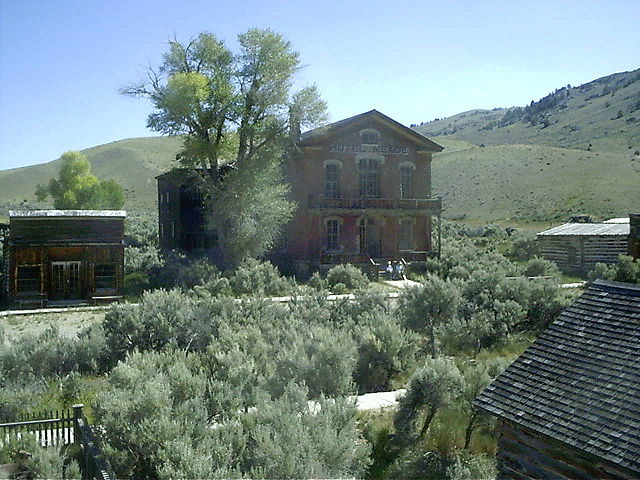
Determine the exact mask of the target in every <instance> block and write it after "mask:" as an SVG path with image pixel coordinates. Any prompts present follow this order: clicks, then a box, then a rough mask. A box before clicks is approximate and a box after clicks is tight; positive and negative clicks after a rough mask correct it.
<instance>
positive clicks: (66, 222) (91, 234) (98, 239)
mask: <svg viewBox="0 0 640 480" xmlns="http://www.w3.org/2000/svg"><path fill="white" fill-rule="evenodd" d="M10 232H11V233H10V237H9V240H10V243H11V244H13V245H39V244H49V245H51V244H62V243H64V244H67V245H69V244H73V243H122V240H123V238H124V218H112V217H111V218H110V217H90V218H89V217H85V218H82V217H77V218H75V217H73V218H59V217H45V218H29V217H25V218H22V217H15V218H11V230H10Z"/></svg>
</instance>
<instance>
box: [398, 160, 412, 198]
mask: <svg viewBox="0 0 640 480" xmlns="http://www.w3.org/2000/svg"><path fill="white" fill-rule="evenodd" d="M415 169H416V167H415V165H414V164H413V163H411V162H402V163H401V164H400V198H413V171H414V170H415Z"/></svg>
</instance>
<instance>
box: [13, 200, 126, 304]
mask: <svg viewBox="0 0 640 480" xmlns="http://www.w3.org/2000/svg"><path fill="white" fill-rule="evenodd" d="M125 217H126V213H125V212H124V211H113V210H37V211H24V212H22V211H11V212H9V229H8V236H7V237H6V238H5V248H4V255H5V263H6V265H7V281H6V287H5V288H6V290H7V296H8V299H9V300H10V301H12V302H15V303H17V304H18V305H20V306H25V305H38V306H42V305H44V304H50V305H51V304H54V305H55V304H57V303H59V304H66V303H85V302H87V303H89V302H90V303H101V302H109V301H114V300H120V299H121V298H122V287H123V274H124V220H125Z"/></svg>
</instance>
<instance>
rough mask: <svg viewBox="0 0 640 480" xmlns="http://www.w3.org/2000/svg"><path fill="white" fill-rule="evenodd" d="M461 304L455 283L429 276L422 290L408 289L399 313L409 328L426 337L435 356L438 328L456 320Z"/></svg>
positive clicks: (416, 288) (402, 298) (401, 302)
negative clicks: (424, 334) (423, 333)
mask: <svg viewBox="0 0 640 480" xmlns="http://www.w3.org/2000/svg"><path fill="white" fill-rule="evenodd" d="M460 301H461V298H460V292H459V290H458V288H457V287H456V286H455V285H454V284H453V283H451V282H448V281H445V280H442V279H441V278H439V277H436V276H435V275H430V276H429V277H427V279H426V280H425V282H424V284H423V285H422V286H420V287H415V288H407V289H405V291H404V292H403V293H402V295H401V296H400V312H401V315H402V316H403V318H404V322H405V325H406V326H407V327H408V328H411V329H413V330H416V331H424V332H425V333H426V335H427V340H428V345H429V352H430V353H431V354H432V355H435V353H436V335H435V330H436V327H437V326H438V325H441V324H442V323H444V322H447V321H449V320H451V319H453V318H454V317H455V315H456V313H457V311H458V307H459V305H460Z"/></svg>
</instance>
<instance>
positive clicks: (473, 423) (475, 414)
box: [462, 410, 478, 450]
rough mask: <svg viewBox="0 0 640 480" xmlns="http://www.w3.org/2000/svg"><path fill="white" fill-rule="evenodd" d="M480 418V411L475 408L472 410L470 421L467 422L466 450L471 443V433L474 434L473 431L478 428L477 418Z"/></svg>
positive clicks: (465, 433)
mask: <svg viewBox="0 0 640 480" xmlns="http://www.w3.org/2000/svg"><path fill="white" fill-rule="evenodd" d="M477 419H478V411H477V410H473V411H472V412H471V416H470V417H469V423H468V424H467V428H466V429H465V431H464V447H462V448H464V449H465V450H466V449H468V448H469V444H470V443H471V435H473V431H474V430H475V429H476V426H477V425H476V420H477Z"/></svg>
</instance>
